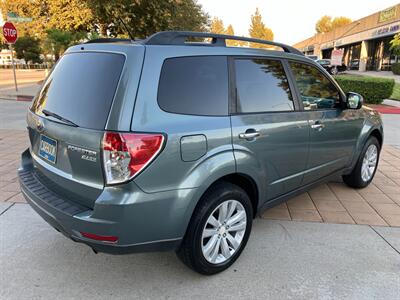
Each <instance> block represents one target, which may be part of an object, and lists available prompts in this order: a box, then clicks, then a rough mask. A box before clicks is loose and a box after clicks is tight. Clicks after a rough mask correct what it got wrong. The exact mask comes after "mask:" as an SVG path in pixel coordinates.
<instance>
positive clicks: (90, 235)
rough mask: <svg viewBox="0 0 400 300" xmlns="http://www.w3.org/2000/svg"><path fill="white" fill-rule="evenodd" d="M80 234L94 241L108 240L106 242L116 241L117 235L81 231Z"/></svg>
mask: <svg viewBox="0 0 400 300" xmlns="http://www.w3.org/2000/svg"><path fill="white" fill-rule="evenodd" d="M81 235H82V236H83V237H85V238H88V239H91V240H96V241H101V242H108V243H116V242H118V237H117V236H107V235H97V234H94V233H88V232H81Z"/></svg>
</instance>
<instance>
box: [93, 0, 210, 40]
mask: <svg viewBox="0 0 400 300" xmlns="http://www.w3.org/2000/svg"><path fill="white" fill-rule="evenodd" d="M86 2H87V4H88V5H89V7H90V8H91V11H92V12H93V15H94V20H95V23H96V24H97V26H98V29H99V31H100V34H102V35H105V34H107V33H110V34H111V36H119V35H121V34H127V31H129V32H130V33H131V35H132V36H133V37H136V38H145V37H147V36H149V35H151V34H153V33H155V32H158V31H163V30H194V31H205V29H206V28H207V27H208V25H209V16H208V15H207V14H206V13H205V12H204V11H203V10H202V7H201V6H200V5H199V4H198V3H197V1H196V0H164V1H158V0H147V1H141V0H134V1H132V0H109V1H103V0H87V1H86ZM124 24H125V25H126V27H127V29H128V30H126V28H125V26H124Z"/></svg>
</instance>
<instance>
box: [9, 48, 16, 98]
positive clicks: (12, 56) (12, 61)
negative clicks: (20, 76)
mask: <svg viewBox="0 0 400 300" xmlns="http://www.w3.org/2000/svg"><path fill="white" fill-rule="evenodd" d="M9 45H10V50H11V63H12V66H13V73H14V84H15V91H16V92H18V86H17V75H16V74H15V63H14V54H13V47H12V44H9Z"/></svg>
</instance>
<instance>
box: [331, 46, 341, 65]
mask: <svg viewBox="0 0 400 300" xmlns="http://www.w3.org/2000/svg"><path fill="white" fill-rule="evenodd" d="M343 53H344V49H334V50H332V55H331V65H332V66H341V65H342V60H343Z"/></svg>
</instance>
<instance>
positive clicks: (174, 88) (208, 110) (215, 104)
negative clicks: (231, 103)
mask: <svg viewBox="0 0 400 300" xmlns="http://www.w3.org/2000/svg"><path fill="white" fill-rule="evenodd" d="M158 103H159V105H160V107H161V108H162V109H163V110H165V111H168V112H173V113H180V114H191V115H210V116H221V115H227V114H228V63H227V58H226V57H224V56H213V57H211V56H197V57H179V58H170V59H167V60H165V62H164V65H163V67H162V70H161V76H160V83H159V86H158Z"/></svg>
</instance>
